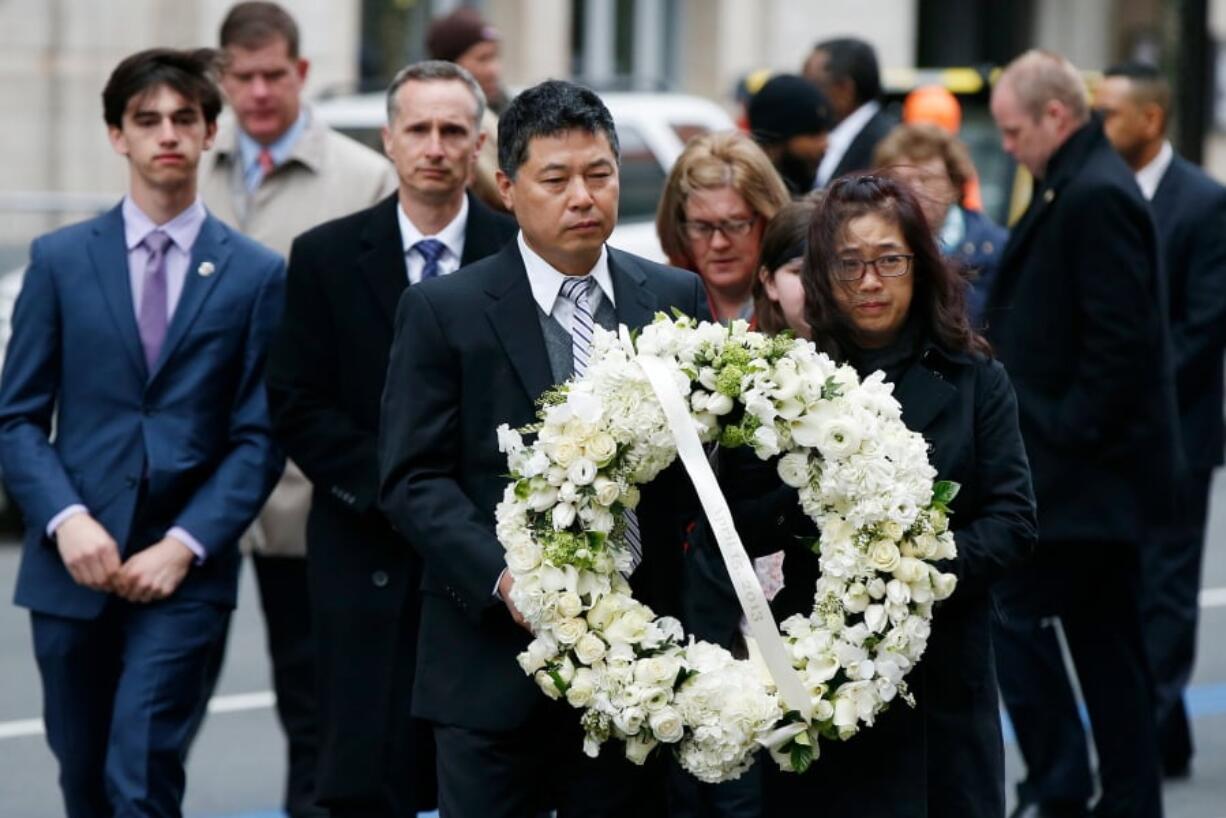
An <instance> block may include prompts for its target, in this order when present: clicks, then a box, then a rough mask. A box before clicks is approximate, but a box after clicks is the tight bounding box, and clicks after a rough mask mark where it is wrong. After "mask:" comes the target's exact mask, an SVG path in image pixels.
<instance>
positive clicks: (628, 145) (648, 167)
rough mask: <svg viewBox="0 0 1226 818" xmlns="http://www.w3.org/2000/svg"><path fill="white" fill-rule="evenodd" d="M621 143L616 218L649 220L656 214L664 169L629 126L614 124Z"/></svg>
mask: <svg viewBox="0 0 1226 818" xmlns="http://www.w3.org/2000/svg"><path fill="white" fill-rule="evenodd" d="M617 139H618V142H620V143H621V152H622V166H621V202H620V204H619V206H618V209H617V219H618V221H621V222H630V221H650V220H652V219H654V218H655V217H656V203H657V202H659V201H660V192H661V191H662V190H663V189H664V178H665V176H666V174H665V173H664V168H663V167H661V166H660V163H659V161H657V159H656V157H655V154H653V153H652V152H651V148H649V147H648V146H647V142H646V141H645V140H644V139H643V135H642V134H641V133H640V132H639V131H638V129H637V128H635V127H634V126H633V125H625V124H618V126H617Z"/></svg>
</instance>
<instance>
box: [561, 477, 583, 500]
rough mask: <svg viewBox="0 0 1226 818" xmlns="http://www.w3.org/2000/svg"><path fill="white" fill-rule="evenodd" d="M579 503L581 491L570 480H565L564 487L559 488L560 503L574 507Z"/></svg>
mask: <svg viewBox="0 0 1226 818" xmlns="http://www.w3.org/2000/svg"><path fill="white" fill-rule="evenodd" d="M578 501H579V489H577V488H576V487H575V484H574V483H572V482H570V480H563V481H562V485H560V486H558V502H559V503H570V504H571V505H574V504H575V503H577V502H578Z"/></svg>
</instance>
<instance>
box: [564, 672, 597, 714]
mask: <svg viewBox="0 0 1226 818" xmlns="http://www.w3.org/2000/svg"><path fill="white" fill-rule="evenodd" d="M595 695H596V673H595V672H594V671H592V670H590V669H589V668H586V667H581V668H579V669H578V670H576V671H575V678H574V679H572V680H571V683H570V687H568V688H567V689H566V701H567V702H568V703H569V704H570V705H571V706H572V707H587V705H588V704H590V703H591V701H592V697H593V696H595Z"/></svg>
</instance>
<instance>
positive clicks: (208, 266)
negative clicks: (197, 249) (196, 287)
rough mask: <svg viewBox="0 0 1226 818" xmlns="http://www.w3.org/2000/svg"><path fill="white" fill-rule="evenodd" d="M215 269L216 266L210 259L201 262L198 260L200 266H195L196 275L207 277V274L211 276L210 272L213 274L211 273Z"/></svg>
mask: <svg viewBox="0 0 1226 818" xmlns="http://www.w3.org/2000/svg"><path fill="white" fill-rule="evenodd" d="M216 270H217V268H216V267H214V266H213V262H211V261H202V262H200V266H199V267H197V268H196V273H197V275H200V276H203V277H204V278H208V277H209V276H211V275H212V274H213V273H214V272H215V271H216Z"/></svg>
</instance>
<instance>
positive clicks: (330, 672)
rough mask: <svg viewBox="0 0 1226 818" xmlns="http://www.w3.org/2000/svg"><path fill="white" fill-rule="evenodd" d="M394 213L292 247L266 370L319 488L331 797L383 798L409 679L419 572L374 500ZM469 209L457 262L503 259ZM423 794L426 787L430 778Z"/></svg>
mask: <svg viewBox="0 0 1226 818" xmlns="http://www.w3.org/2000/svg"><path fill="white" fill-rule="evenodd" d="M398 206H399V205H398V203H397V199H396V196H395V194H393V195H392V196H391V197H389V198H387V199H385V200H384V201H382V202H380V203H379V204H377V205H375V206H374V207H371V208H368V209H366V210H362V211H359V212H357V213H354V214H351V215H349V216H345V217H343V218H340V219H337V220H335V221H331V222H327V223H325V224H323V225H320V226H319V227H316V228H314V229H313V230H310V231H307V232H306V233H304V234H302V235H301V236H299V237H298V238H297V239H296V240H295V241H294V245H293V248H292V250H291V251H290V261H289V280H288V285H287V293H286V309H285V316H284V319H283V321H282V326H281V330H280V332H279V334H278V336H277V338H276V339H275V341H274V343H273V346H272V349H271V350H270V353H269V360H268V394H269V406H270V408H271V412H272V418H273V427H274V431H275V433H276V436H277V440H278V442H279V443H280V444H281V445H282V447H284V449H285V450H286V452H287V453H288V454H289V456H290V457H291V458H292V459H293V460H294V462H296V463H297V464H298V465H299V466H300V467H301V468H302V470H303V472H304V473H305V474H306V476H307V477H308V478H309V479H310V480H311V482H312V483H313V484H314V493H313V496H312V500H311V511H310V516H309V517H308V518H307V553H308V560H307V570H308V576H309V581H310V593H311V604H312V609H313V610H315V611H320V612H321V615H320V616H319V618H318V620H317V622H316V623H315V625H316V629H317V630H319V631H320V633H318V634H317V635H318V637H319V639H320V643H321V644H322V645H325V646H326V647H327V652H326V653H325V655H324V657H323V659H322V661H321V663H320V664H321V666H320V673H321V679H323V680H324V681H323V683H322V684H321V699H323V701H322V705H323V707H324V708H325V710H326V711H327V712H328V713H329V714H330V715H329V718H328V720H327V724H326V728H325V732H324V733H323V735H321V742H322V745H323V758H322V760H321V765H320V777H319V786H320V795H321V796H322V797H325V798H359V797H365V798H373V797H377V796H378V795H379V793H380V790H381V788H382V787H383V785H384V784H383V782H384V776H385V761H386V757H385V750H384V742H383V740H382V737H384V736H386V734H387V727H386V725H388V724H390V723H392V720H393V715H392V714H393V711H394V710H395V709H397V708H396V707H395V706H394V705H393V702H394V701H395V700H396V699H399V698H403V697H406V696H408V695H409V686H410V684H411V682H412V678H413V670H414V668H413V665H414V657H413V655H412V654H411V653H410V654H407V655H406V653H405V651H404V650H402V649H399V648H398V647H397V645H399V644H403V641H402V638H401V636H400V635H399V634H400V630H401V628H402V627H405V624H404V623H405V622H406V621H408V622H409V623H410V625H409V627H413V625H412V624H411V623H412V621H413V619H414V617H415V616H416V608H417V607H418V606H419V605H420V600H419V594H418V585H419V583H420V581H421V561H420V560H419V559H418V558H417V555H416V554H415V553H414V552H413V550H412V548H410V546H409V544H408V543H406V542H405V540H404V539H403V538H402V537H400V536H399V535H398V534H397V533H396V532H395V531H393V530H392V527H391V525H390V524H389V523H388V521H387V518H386V517H384V516H383V514H382V513H381V512H380V511H379V509H378V506H377V505H376V502H375V501H376V496H377V490H378V485H379V463H378V458H377V456H376V448H377V445H376V444H377V439H378V432H379V402H380V399H381V397H382V394H383V382H384V377H385V375H386V373H387V361H388V355H389V351H390V349H391V346H392V330H393V318H394V317H395V313H396V305H397V303H398V302H399V300H400V297H401V294H402V293H403V292H404V291H405V289H406V288H407V287H408V275H407V273H406V269H405V261H404V248H403V243H402V240H401V236H400V227H399V224H398V223H397V218H396V208H397V207H398ZM468 207H469V210H468V225H467V229H466V233H465V239H464V255H463V258H462V259H461V263H462V264H469V263H472V262H474V261H476V260H478V259H481V258H483V257H484V256H488V255H490V254H491V253H494V252H497V251H498V249H499V248H501V247H502V246H503V245H504V244H505V243H506V242H508V241H510V240H512V238H513V237H514V235H515V229H516V228H515V222H514V221H512V220H511V219H510V218H508V217H506V216H504V215H502V214H498V213H494V212H493V211H492V210H490V209H489V208H487V207H485V206H484V205H482V204H481V203H480V202H479V201H477V200H476V199H475V198H474V197H472V195H471V194H470V195H469V201H468ZM462 274H463V273H462V272H456V273H455V274H454V275H462ZM418 286H419V285H418ZM413 289H416V287H414V288H413ZM406 610H407V611H408V615H407V616H406V615H405V611H406ZM427 763H428V762H427ZM422 786H423V789H429V790H432V788H433V774H432V770H431V775H430V776H429V780H428V781H425V782H423V785H422Z"/></svg>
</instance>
